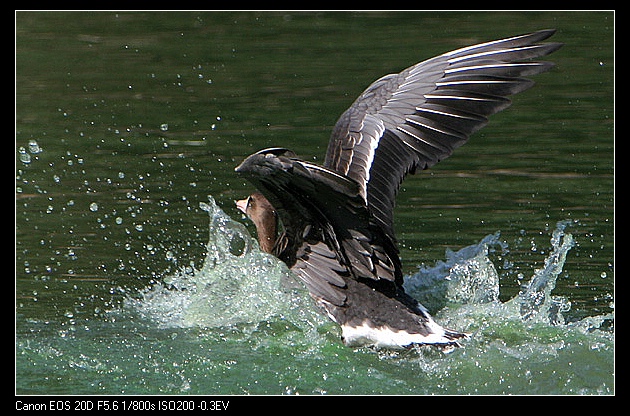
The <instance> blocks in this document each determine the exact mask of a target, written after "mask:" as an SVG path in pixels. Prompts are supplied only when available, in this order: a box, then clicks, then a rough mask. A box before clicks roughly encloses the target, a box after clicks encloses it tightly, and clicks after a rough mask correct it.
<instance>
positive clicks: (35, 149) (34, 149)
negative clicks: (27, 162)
mask: <svg viewBox="0 0 630 416" xmlns="http://www.w3.org/2000/svg"><path fill="white" fill-rule="evenodd" d="M28 151H29V152H31V153H33V154H36V153H40V152H41V151H42V148H41V147H39V144H37V141H36V140H34V139H31V140H29V141H28Z"/></svg>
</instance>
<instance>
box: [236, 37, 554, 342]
mask: <svg viewBox="0 0 630 416" xmlns="http://www.w3.org/2000/svg"><path fill="white" fill-rule="evenodd" d="M554 33H555V29H545V30H538V31H535V32H532V33H528V34H524V35H518V36H513V37H509V38H504V39H500V40H494V41H489V42H485V43H480V44H476V45H472V46H468V47H464V48H460V49H456V50H453V51H451V52H447V53H444V54H442V55H439V56H436V57H433V58H431V59H428V60H425V61H422V62H419V63H417V64H415V65H412V66H410V67H408V68H406V69H404V70H403V71H401V72H399V73H393V74H389V75H385V76H383V77H381V78H379V79H378V80H376V81H374V82H373V83H372V84H370V85H369V86H368V87H367V89H366V90H365V91H364V92H363V93H362V94H361V95H360V96H359V97H358V98H357V99H356V100H355V101H354V103H352V105H351V106H350V107H349V108H348V109H347V110H346V111H345V112H344V113H343V114H342V115H341V116H340V117H339V119H338V121H337V122H336V124H335V126H334V128H333V130H332V134H331V136H330V139H329V142H328V147H327V150H326V156H325V159H324V163H323V164H322V165H318V164H315V163H312V162H309V161H306V160H301V159H300V158H299V157H298V156H297V154H296V153H294V152H293V151H291V150H288V149H286V148H282V147H274V148H267V149H263V150H260V151H258V152H256V153H254V154H252V155H250V156H248V157H246V158H245V159H244V160H243V161H242V163H240V164H239V165H238V166H237V167H236V168H235V171H236V174H237V175H239V177H242V178H244V179H246V180H248V181H249V182H250V183H251V184H252V185H253V186H254V187H255V188H256V190H255V192H253V193H252V194H251V195H250V196H249V197H247V198H245V199H242V200H239V201H236V206H237V208H238V209H239V210H240V211H242V212H243V213H244V214H245V215H246V216H247V217H248V218H249V219H250V220H251V221H252V222H253V223H254V225H255V228H256V232H257V236H258V241H259V245H260V248H261V250H262V251H264V252H267V253H270V254H273V255H275V256H276V257H278V258H279V259H280V260H281V261H283V262H284V263H286V265H287V266H288V267H289V268H290V270H291V271H292V272H293V274H294V275H295V276H297V278H298V280H299V281H301V282H303V284H304V285H305V286H306V288H307V289H308V292H309V294H310V296H311V297H312V298H313V300H314V301H315V304H316V305H317V306H318V307H319V308H320V309H321V311H322V312H323V313H324V314H325V315H327V316H328V317H329V318H330V319H331V320H333V321H334V322H336V323H337V324H338V325H339V326H340V327H341V340H342V342H343V344H344V345H346V346H349V347H362V346H368V347H375V348H384V349H410V348H413V347H415V346H425V345H430V346H434V347H437V348H438V349H440V350H442V351H445V352H449V351H452V350H454V349H456V348H457V347H461V345H462V344H461V342H462V340H464V339H466V338H469V337H470V334H468V333H465V332H461V331H457V330H453V329H448V328H445V327H443V326H441V325H439V324H438V323H437V322H435V320H434V319H433V317H432V316H431V314H430V313H429V311H428V310H427V308H425V307H424V306H423V305H422V304H421V303H420V302H419V301H417V300H416V299H415V298H413V297H412V296H410V295H409V294H407V293H406V292H405V290H404V288H403V282H404V277H403V269H402V261H401V259H400V252H399V249H398V244H397V239H396V236H395V232H394V223H393V222H394V221H393V220H394V215H393V213H394V206H395V200H396V195H397V193H398V190H399V188H400V186H401V183H402V182H403V180H404V179H405V178H406V177H407V176H408V175H411V174H415V173H417V172H419V171H422V170H426V169H428V168H430V167H432V166H434V165H435V164H436V163H437V162H439V161H441V160H443V159H445V158H447V157H448V156H450V155H451V154H452V153H453V151H454V150H455V149H456V148H458V147H460V146H461V145H463V144H464V143H466V142H467V141H468V139H469V138H470V136H471V135H472V134H473V133H475V132H476V131H477V130H479V129H480V128H482V127H483V126H485V125H486V123H487V122H488V116H490V115H492V114H495V113H497V112H499V111H502V110H504V109H505V108H507V107H508V106H509V105H510V104H511V101H510V99H509V98H508V97H509V96H511V95H514V94H517V93H520V92H522V91H524V90H526V89H528V88H530V87H531V86H532V85H533V81H532V80H530V79H529V78H527V77H529V76H532V75H537V74H540V73H542V72H545V71H548V70H549V69H551V68H552V67H553V66H554V63H552V62H549V61H541V60H537V58H540V57H543V56H546V55H549V54H551V53H552V52H554V51H556V50H557V49H559V48H560V47H561V46H562V45H563V44H562V43H559V42H544V41H545V40H547V39H548V38H549V37H551V36H552V35H553V34H554Z"/></svg>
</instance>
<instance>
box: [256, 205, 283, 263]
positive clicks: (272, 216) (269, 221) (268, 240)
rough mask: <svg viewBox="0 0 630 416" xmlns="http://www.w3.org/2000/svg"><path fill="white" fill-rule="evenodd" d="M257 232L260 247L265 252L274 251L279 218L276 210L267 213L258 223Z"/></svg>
mask: <svg viewBox="0 0 630 416" xmlns="http://www.w3.org/2000/svg"><path fill="white" fill-rule="evenodd" d="M256 232H257V233H258V243H259V244H260V249H261V250H262V251H264V252H265V253H272V252H273V247H274V245H275V244H276V239H277V238H278V235H277V232H278V218H277V216H276V213H275V211H267V212H266V213H265V215H264V216H263V217H262V218H261V220H260V222H259V223H258V224H256Z"/></svg>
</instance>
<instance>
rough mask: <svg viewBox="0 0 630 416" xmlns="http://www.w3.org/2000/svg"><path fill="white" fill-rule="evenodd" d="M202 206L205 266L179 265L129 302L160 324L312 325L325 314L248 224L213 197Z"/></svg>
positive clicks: (195, 325)
mask: <svg viewBox="0 0 630 416" xmlns="http://www.w3.org/2000/svg"><path fill="white" fill-rule="evenodd" d="M208 199H209V201H208V203H201V204H200V207H201V209H203V210H204V211H206V212H208V215H209V217H210V225H209V238H208V244H207V246H206V247H207V254H206V257H205V260H204V262H203V266H202V267H201V269H199V270H197V269H195V268H194V267H187V268H182V269H180V270H179V271H178V272H177V273H175V274H174V275H172V276H168V277H166V278H164V279H163V280H162V281H161V282H157V283H156V284H154V285H153V286H151V287H149V288H147V289H146V290H144V291H143V292H142V293H141V294H140V297H139V298H135V299H128V301H127V305H128V306H130V307H132V308H133V309H135V310H136V311H137V312H138V313H139V314H140V315H142V316H143V317H144V318H146V319H150V320H153V321H156V322H157V323H158V325H159V326H161V327H182V328H188V327H204V328H218V327H229V326H235V325H245V326H247V325H250V326H252V325H253V326H256V325H258V324H259V323H263V322H269V321H282V322H285V323H286V325H289V326H294V327H297V328H301V329H309V328H312V327H313V326H315V325H317V324H318V323H319V322H320V321H321V318H320V317H319V316H318V315H319V314H318V313H317V312H316V311H315V310H314V309H313V308H312V305H311V304H310V303H309V301H310V298H309V297H308V295H307V294H306V292H305V290H304V289H302V288H301V287H300V286H299V285H298V284H297V282H296V281H295V280H294V277H293V276H292V274H291V273H290V271H289V270H288V268H287V267H286V265H285V264H284V263H282V262H280V261H279V260H278V259H276V258H275V257H273V256H271V255H269V254H266V253H263V252H262V251H260V249H259V247H258V242H257V241H256V240H254V239H253V238H252V237H251V236H250V234H249V232H248V231H247V229H246V228H245V226H244V225H243V224H241V223H239V222H236V221H234V220H232V219H231V218H230V217H229V216H228V215H226V214H225V213H224V212H223V211H222V210H221V208H219V207H218V206H217V204H216V203H215V201H214V199H213V198H212V197H211V196H208Z"/></svg>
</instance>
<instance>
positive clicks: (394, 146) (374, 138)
mask: <svg viewBox="0 0 630 416" xmlns="http://www.w3.org/2000/svg"><path fill="white" fill-rule="evenodd" d="M554 32H555V30H541V31H538V32H534V33H531V34H527V35H522V36H516V37H511V38H507V39H502V40H497V41H493V42H487V43H482V44H479V45H474V46H469V47H466V48H462V49H457V50H455V51H452V52H448V53H445V54H443V55H440V56H437V57H435V58H432V59H429V60H427V61H424V62H421V63H418V64H416V65H414V66H411V67H409V68H407V69H405V70H404V71H402V72H400V73H399V74H391V75H386V76H384V77H382V78H380V79H378V80H377V81H375V82H374V83H373V84H372V85H370V86H369V87H368V88H367V89H366V90H365V91H364V92H363V94H362V95H361V96H360V97H359V98H358V99H357V100H356V101H355V102H354V103H353V104H352V106H351V107H350V108H349V109H348V110H347V111H346V112H345V113H344V114H343V115H342V116H341V117H340V118H339V121H338V122H337V124H336V125H335V128H334V130H333V133H332V136H331V138H330V142H329V145H328V150H327V154H326V159H325V162H324V166H325V167H327V168H329V169H331V170H334V171H336V172H338V173H341V174H343V175H347V176H348V177H350V178H352V179H354V180H355V181H357V183H359V186H360V192H361V195H362V196H363V197H364V198H365V199H366V201H367V203H368V205H369V207H370V211H371V213H372V215H373V217H374V219H375V220H376V221H377V222H378V225H380V226H381V227H382V228H383V230H384V231H385V233H386V234H387V235H388V236H389V237H390V238H391V239H392V241H395V239H394V232H393V227H392V217H393V208H394V203H395V197H396V194H397V192H398V189H399V187H400V184H401V182H402V180H403V179H404V178H405V176H406V175H407V174H408V173H415V171H416V170H417V169H427V168H429V167H431V166H433V165H434V164H436V163H437V162H439V161H440V160H442V159H444V158H446V157H448V156H449V155H451V153H452V152H453V150H454V149H455V148H457V147H459V146H461V145H462V144H464V143H466V141H467V140H468V138H469V137H470V135H471V134H472V133H474V132H475V131H477V130H478V129H480V128H481V127H483V126H484V125H485V124H486V122H487V117H488V116H489V115H491V114H494V113H497V112H499V111H501V110H503V109H505V108H506V107H508V106H509V105H510V100H509V99H508V98H507V97H508V96H510V95H512V94H516V93H519V92H521V91H524V90H526V89H527V88H529V87H531V86H532V85H533V81H531V80H529V79H526V78H523V77H526V76H530V75H535V74H539V73H541V72H544V71H547V70H548V69H550V68H551V67H552V66H553V64H552V63H551V62H534V61H531V59H534V58H539V57H542V56H545V55H548V54H550V53H552V52H554V51H555V50H557V49H558V48H560V47H561V46H562V44H561V43H539V42H541V41H543V40H545V39H547V38H549V37H550V36H551V35H553V33H554Z"/></svg>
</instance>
